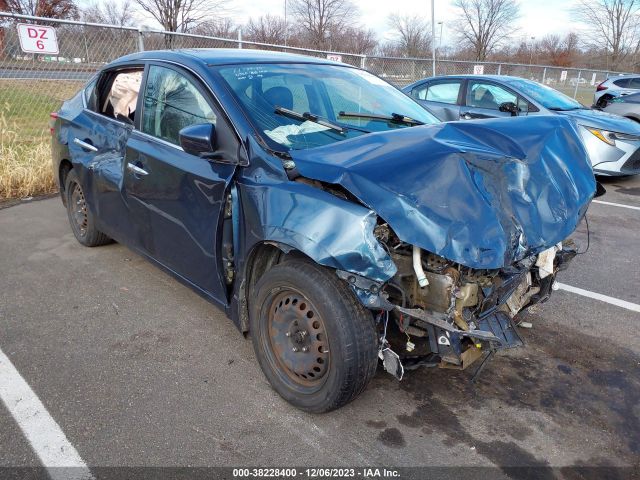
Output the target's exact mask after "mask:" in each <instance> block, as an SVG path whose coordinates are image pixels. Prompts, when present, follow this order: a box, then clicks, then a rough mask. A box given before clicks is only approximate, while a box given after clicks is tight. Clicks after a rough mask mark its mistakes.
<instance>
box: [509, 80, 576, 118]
mask: <svg viewBox="0 0 640 480" xmlns="http://www.w3.org/2000/svg"><path fill="white" fill-rule="evenodd" d="M508 85H511V86H513V87H514V88H516V89H518V90H520V92H521V93H522V94H524V95H526V96H528V97H530V98H531V99H532V100H535V101H536V102H538V103H540V104H541V105H542V106H543V107H545V108H548V109H549V110H558V111H564V110H576V109H578V108H584V105H582V104H581V103H580V102H577V101H576V100H574V99H573V98H571V97H568V96H567V95H565V94H564V93H561V92H559V91H558V90H555V89H553V88H551V87H547V86H546V85H542V84H541V83H538V82H532V81H531V80H524V79H518V80H510V81H509V83H508Z"/></svg>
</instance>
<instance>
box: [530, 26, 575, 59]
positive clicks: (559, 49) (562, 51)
mask: <svg viewBox="0 0 640 480" xmlns="http://www.w3.org/2000/svg"><path fill="white" fill-rule="evenodd" d="M578 44H579V38H578V35H577V34H575V33H573V32H571V33H568V34H567V35H565V36H564V37H561V36H560V35H553V34H551V35H546V36H545V37H544V38H543V39H542V40H540V42H539V44H538V49H537V50H538V54H539V55H540V57H541V58H542V62H543V63H545V64H548V65H556V66H562V67H570V66H572V65H573V63H574V62H575V60H576V58H577V56H578V54H579V53H580V49H579V48H578Z"/></svg>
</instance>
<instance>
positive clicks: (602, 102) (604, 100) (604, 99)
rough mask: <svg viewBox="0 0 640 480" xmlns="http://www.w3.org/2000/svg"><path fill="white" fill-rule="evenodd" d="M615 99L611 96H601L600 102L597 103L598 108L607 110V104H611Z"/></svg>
mask: <svg viewBox="0 0 640 480" xmlns="http://www.w3.org/2000/svg"><path fill="white" fill-rule="evenodd" d="M612 98H613V97H612V96H611V95H603V96H601V97H600V98H599V99H598V101H597V102H596V107H598V108H605V107H606V106H607V104H608V103H609V100H611V99H612Z"/></svg>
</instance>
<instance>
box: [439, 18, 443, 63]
mask: <svg viewBox="0 0 640 480" xmlns="http://www.w3.org/2000/svg"><path fill="white" fill-rule="evenodd" d="M443 24H444V22H438V25H440V37H439V38H438V53H439V54H440V55H441V56H442V25H443Z"/></svg>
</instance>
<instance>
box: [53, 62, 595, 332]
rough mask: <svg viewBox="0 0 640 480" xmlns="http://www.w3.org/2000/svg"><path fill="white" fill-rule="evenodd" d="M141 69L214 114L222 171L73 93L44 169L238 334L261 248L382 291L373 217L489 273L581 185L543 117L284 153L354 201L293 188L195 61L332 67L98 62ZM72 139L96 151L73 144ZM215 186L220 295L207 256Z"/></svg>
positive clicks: (589, 178) (560, 134) (568, 153)
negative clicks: (66, 168) (209, 105)
mask: <svg viewBox="0 0 640 480" xmlns="http://www.w3.org/2000/svg"><path fill="white" fill-rule="evenodd" d="M147 60H150V61H151V60H152V61H154V62H156V63H158V62H159V63H162V62H168V63H170V64H174V65H175V64H179V65H181V66H183V67H185V68H186V69H188V71H189V72H191V73H192V74H193V75H195V76H196V77H197V78H198V80H199V81H200V80H201V81H202V82H204V83H205V84H206V85H207V86H208V87H209V88H210V89H211V91H212V93H213V95H214V97H215V98H216V99H217V101H218V102H219V103H220V105H221V106H222V110H223V111H222V112H220V113H221V115H220V118H222V117H225V118H228V120H229V122H228V126H227V127H226V130H225V129H224V128H221V127H224V126H223V125H222V126H221V124H220V123H219V124H218V125H217V127H216V136H217V138H218V139H221V138H223V139H226V140H227V145H226V146H225V147H224V148H225V150H224V152H222V153H223V154H224V155H223V157H222V158H221V160H222V161H208V160H206V159H202V158H198V157H197V156H194V155H189V154H187V153H185V152H183V151H181V150H179V149H177V148H175V147H173V146H170V145H167V144H165V143H163V142H161V141H158V140H156V139H153V138H152V137H149V136H146V135H143V134H140V133H137V132H134V131H132V129H131V127H128V126H124V125H123V124H121V123H118V122H115V121H113V120H108V119H103V118H102V117H100V116H99V115H97V114H94V113H92V112H88V111H87V110H83V108H82V102H81V97H79V96H77V97H75V98H74V99H73V100H72V101H69V102H66V103H65V105H64V106H63V108H62V109H61V110H60V112H59V113H60V118H59V120H58V121H57V122H56V129H57V130H56V136H55V138H54V140H53V156H54V169H55V172H56V175H57V174H58V168H59V165H60V162H61V161H62V160H64V159H67V160H70V161H71V162H72V163H73V164H74V168H76V169H77V170H78V172H79V176H80V179H81V181H82V183H83V186H84V189H85V192H87V194H88V196H89V198H88V200H89V205H90V206H91V208H93V209H94V213H95V214H96V216H97V217H98V218H99V221H100V228H101V230H103V231H105V233H107V234H108V235H110V236H112V237H113V238H115V239H116V240H118V241H119V242H121V243H124V244H126V245H128V246H130V247H131V248H133V249H135V250H136V251H138V252H140V253H142V254H143V255H146V256H147V257H149V258H150V259H152V260H153V261H155V262H156V263H158V264H159V265H161V266H162V267H164V268H165V269H167V270H168V271H170V272H171V273H173V274H174V275H175V276H176V277H178V278H180V279H181V280H182V281H184V282H185V283H187V284H188V285H190V286H191V287H192V288H194V289H195V290H196V291H198V292H199V293H201V294H203V295H204V296H205V297H207V298H208V299H210V300H212V301H214V302H217V303H218V304H220V305H223V306H225V307H226V309H227V312H228V314H229V315H230V316H231V317H232V318H233V320H234V321H235V322H236V324H237V325H238V326H242V320H241V316H242V308H243V307H242V305H243V304H245V302H246V298H245V297H243V295H244V294H245V293H246V292H243V288H246V285H245V274H246V271H247V263H248V259H249V258H250V256H251V255H252V254H253V252H255V251H256V248H257V247H258V246H259V245H262V244H264V243H269V244H273V245H277V246H278V247H279V248H281V249H284V250H289V249H296V250H299V251H300V252H302V253H304V254H305V255H307V256H308V257H310V258H311V259H313V260H314V261H316V262H318V263H320V264H322V265H326V266H328V267H332V268H336V269H339V270H344V271H348V272H352V273H355V274H357V275H360V276H363V277H367V278H369V279H372V280H375V281H378V282H384V281H386V280H388V279H389V278H390V277H391V276H393V275H394V273H395V271H396V267H395V265H394V264H393V263H392V261H391V259H390V257H389V256H388V254H387V253H386V251H385V250H384V248H383V247H382V246H381V245H380V243H379V242H378V241H377V239H376V238H375V237H374V235H373V228H374V226H375V222H376V218H377V215H380V216H381V217H382V218H383V219H385V220H386V221H388V222H389V223H390V225H391V226H392V227H393V228H394V230H395V231H396V233H397V234H398V235H399V236H400V237H401V238H402V239H403V240H405V241H407V242H411V243H415V244H417V245H419V246H421V247H423V248H425V249H427V250H429V251H432V252H435V253H439V254H441V255H443V256H445V257H447V258H449V259H451V260H454V261H458V262H460V263H462V264H465V265H469V266H472V267H482V268H498V267H501V266H503V265H507V264H509V263H510V262H511V261H513V260H516V259H519V258H522V257H523V256H525V255H527V254H529V253H535V252H537V251H539V250H541V249H543V248H546V247H548V246H550V245H553V244H554V243H556V242H558V241H560V240H563V239H564V238H565V237H566V236H568V235H569V234H570V233H571V232H572V231H573V230H574V229H575V227H576V225H577V223H578V221H579V220H580V218H581V217H582V215H583V214H584V212H585V210H586V208H587V206H588V203H589V200H590V199H591V197H592V195H593V192H594V190H595V183H594V179H593V175H592V173H591V169H590V167H589V165H588V163H587V161H586V158H585V152H584V150H583V148H582V146H581V144H580V142H579V140H578V138H577V134H576V131H575V128H574V127H573V126H572V123H571V122H570V121H569V120H567V119H563V118H561V117H559V116H557V117H554V118H551V119H549V118H537V119H535V118H523V119H516V120H509V121H506V122H504V121H490V122H486V123H484V125H480V124H466V125H460V124H448V125H439V126H433V127H415V128H407V129H401V130H394V131H389V132H383V133H376V134H368V135H362V136H360V137H358V138H355V139H352V140H345V141H342V142H338V143H336V144H333V145H329V146H325V147H320V148H315V149H310V150H306V151H296V152H294V153H293V158H294V160H295V163H296V164H297V169H298V171H299V172H300V173H301V174H302V175H303V176H306V177H308V178H312V179H317V180H322V181H326V182H330V183H335V184H341V185H342V186H344V188H346V189H347V190H349V191H350V192H351V193H352V194H354V195H355V196H357V197H358V198H359V199H360V200H361V202H362V203H363V204H364V205H362V204H359V203H357V202H352V201H348V200H345V199H342V198H338V197H337V196H335V195H332V194H330V193H328V192H325V191H323V190H322V189H320V188H316V187H315V186H311V185H308V184H306V183H300V182H297V181H292V180H291V179H290V178H289V177H288V176H287V173H286V172H285V170H284V168H283V165H282V159H281V158H280V157H278V156H276V155H275V154H274V152H272V151H271V150H269V149H268V148H266V146H265V145H264V144H263V143H261V142H260V139H259V138H258V137H257V135H256V132H255V131H254V130H253V129H252V127H251V125H250V124H249V122H248V121H247V118H246V117H245V115H244V113H243V112H242V110H241V109H240V108H239V106H238V105H237V103H236V102H235V100H234V99H233V98H232V97H231V95H230V94H229V92H228V91H227V90H226V89H225V88H224V87H223V86H222V84H221V82H220V81H219V79H218V77H217V76H216V73H215V71H214V70H213V69H212V68H210V67H209V64H216V65H220V64H229V63H251V62H252V61H255V62H260V63H264V62H265V61H274V62H296V63H305V62H308V63H332V62H327V61H326V60H322V59H316V58H311V57H301V56H292V55H286V54H277V53H270V52H247V51H240V50H210V51H173V52H144V53H138V54H135V55H131V56H128V57H125V58H123V59H120V60H118V61H116V62H114V63H113V64H111V65H110V66H108V67H107V68H109V67H111V66H128V65H131V64H135V65H140V64H141V63H143V62H144V61H147ZM344 68H349V67H346V66H345V67H344ZM230 126H233V128H231V127H230ZM74 137H80V138H83V139H87V140H89V141H91V142H92V143H94V144H95V145H96V146H97V147H98V148H99V151H98V152H97V153H90V152H86V151H83V150H82V149H80V148H79V147H77V146H74V145H73V143H72V139H73V138H74ZM232 147H233V148H232ZM129 162H132V163H134V164H135V165H136V166H139V167H140V168H143V169H145V170H147V171H148V172H149V175H148V176H144V177H140V176H136V175H135V174H134V173H132V172H130V171H129V170H128V169H127V168H126V164H127V163H129ZM229 192H230V193H231V198H232V203H233V215H232V224H233V226H234V232H233V233H234V237H233V244H234V254H235V255H234V263H235V267H236V279H235V282H234V284H233V287H232V289H228V288H227V286H226V285H225V282H224V279H223V275H222V266H221V261H220V256H221V255H220V243H221V242H220V240H221V232H220V229H221V225H222V210H223V206H224V202H225V199H226V196H227V194H228V193H229ZM362 300H363V301H366V299H362Z"/></svg>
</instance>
